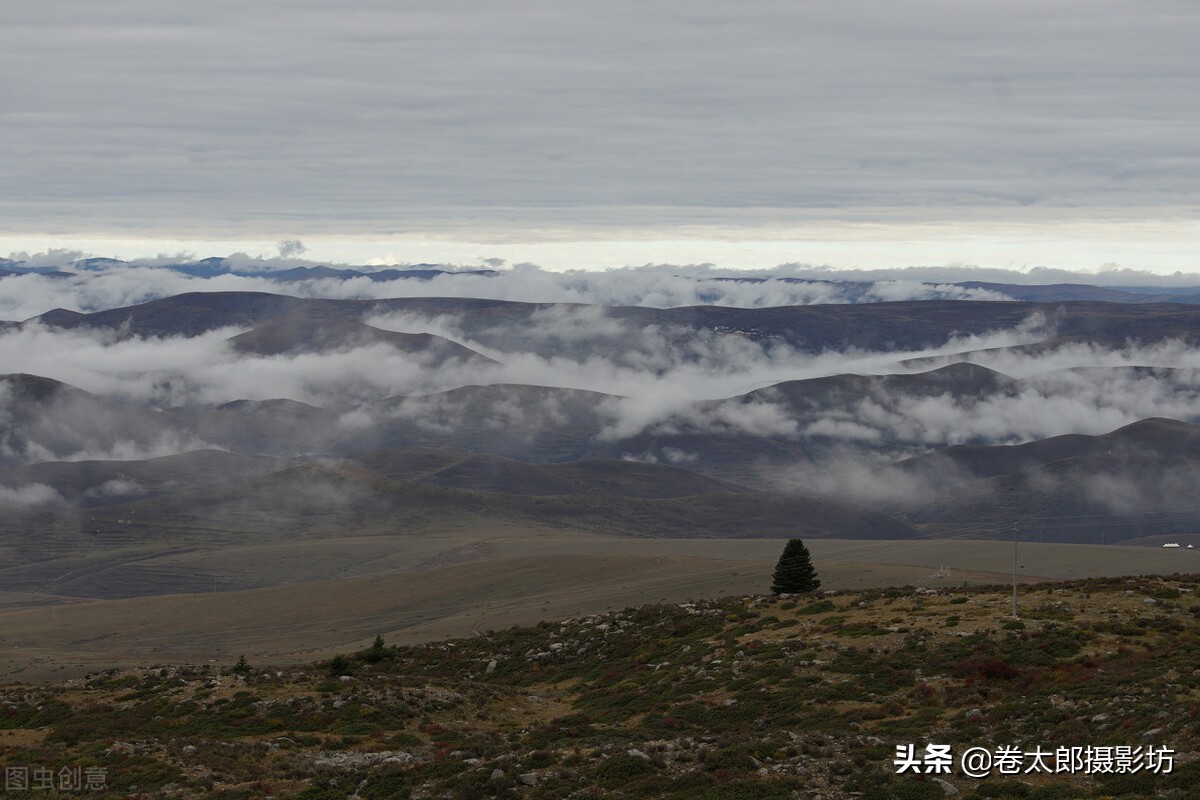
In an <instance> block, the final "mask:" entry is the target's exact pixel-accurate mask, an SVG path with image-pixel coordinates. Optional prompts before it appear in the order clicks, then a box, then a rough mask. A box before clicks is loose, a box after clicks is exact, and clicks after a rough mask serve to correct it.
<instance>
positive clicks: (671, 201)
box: [0, 0, 1200, 233]
mask: <svg viewBox="0 0 1200 800" xmlns="http://www.w3.org/2000/svg"><path fill="white" fill-rule="evenodd" d="M0 13H2V15H3V18H2V19H0V24H3V26H4V29H5V30H6V31H8V32H9V33H10V42H9V45H8V46H7V47H6V48H5V50H4V52H3V53H0V72H2V74H4V75H6V76H10V77H11V79H9V80H6V81H5V83H4V86H3V88H2V89H0V92H2V95H0V101H2V102H0V108H3V109H4V111H3V113H2V120H3V124H0V147H2V148H3V150H4V152H5V153H6V156H7V157H6V162H5V184H6V188H7V190H8V191H6V193H5V199H4V200H3V201H0V213H2V214H3V216H4V218H5V219H7V220H9V221H10V222H9V223H8V225H9V227H10V228H11V229H13V230H29V229H31V228H35V227H36V228H37V229H39V230H45V229H50V228H52V229H56V230H57V229H61V228H62V226H63V225H64V224H65V225H69V226H72V229H74V230H81V229H88V230H90V229H96V228H106V227H109V228H110V227H113V226H116V227H117V228H118V229H120V230H131V229H143V230H144V229H147V228H151V229H159V230H166V229H169V230H174V231H181V230H190V231H195V230H197V229H201V230H203V229H208V230H212V229H219V230H224V231H230V230H243V231H244V230H250V231H253V230H257V229H262V228H263V227H271V228H273V229H278V228H284V229H290V230H296V229H297V228H305V229H318V228H324V229H332V230H359V231H362V230H370V231H372V232H375V233H381V232H397V233H404V232H409V231H425V230H429V229H430V228H431V227H433V226H437V225H439V224H442V223H446V222H447V221H457V222H458V223H464V224H468V225H469V223H470V222H471V221H472V220H477V219H478V218H479V217H480V216H481V215H484V216H490V217H491V219H493V220H503V219H506V218H509V219H511V218H512V216H513V215H514V213H515V217H516V218H517V219H520V220H522V221H524V222H525V223H526V224H529V225H531V226H535V227H536V225H537V223H538V222H539V221H562V220H563V219H572V218H574V219H580V218H584V217H588V216H589V215H592V216H600V217H607V218H618V219H622V220H623V221H625V222H627V223H629V222H636V223H639V224H656V223H660V222H672V221H673V222H687V221H688V220H689V219H692V218H693V211H696V210H699V211H700V212H703V211H704V210H706V209H755V208H776V209H794V208H803V207H823V208H843V209H847V208H854V207H893V208H895V207H912V208H921V207H925V206H929V205H939V206H944V207H967V206H1000V207H1019V206H1024V205H1030V204H1043V205H1047V206H1060V207H1093V206H1124V207H1139V206H1162V205H1176V206H1187V205H1188V204H1191V203H1194V202H1195V198H1196V189H1195V186H1196V178H1197V177H1200V159H1198V157H1197V152H1196V148H1195V137H1194V131H1195V130H1196V128H1197V127H1198V126H1197V122H1200V107H1197V105H1196V103H1195V102H1193V99H1194V98H1193V92H1194V86H1195V85H1196V82H1197V79H1198V78H1200V74H1198V70H1200V66H1198V64H1197V61H1196V59H1195V58H1194V56H1193V54H1192V51H1193V49H1194V43H1195V41H1196V39H1197V34H1198V33H1200V10H1198V9H1197V8H1196V7H1195V6H1194V4H1190V3H1183V2H1172V1H1171V0H1153V1H1152V2H1133V1H1132V0H1101V1H1100V2H1096V0H1086V2H1085V0H1068V1H1067V2H1060V3H1052V4H1046V3H1034V2H1026V1H1025V0H1022V2H1017V3H991V4H978V3H976V4H969V5H963V4H952V3H946V2H943V1H942V0H921V1H920V2H915V3H904V4H896V3H889V2H884V1H883V0H859V2H847V3H838V4H797V3H790V2H779V1H775V0H767V1H766V2H760V3H754V4H749V5H738V6H732V5H730V4H728V3H725V2H716V1H715V0H698V1H697V2H691V3H687V4H679V3H675V2H633V0H617V2H610V3H606V4H604V5H602V6H597V5H595V4H586V3H561V2H551V1H550V0H539V1H538V2H532V3H524V4H522V6H521V10H520V13H514V12H513V9H512V8H510V7H508V6H505V5H498V4H495V3H485V2H482V0H457V2H446V3H439V4H437V5H436V6H429V5H427V4H417V3H411V2H400V3H378V2H371V1H370V0H354V1H353V2H350V3H333V2H307V3H302V4H297V3H291V2H288V3H285V2H282V0H252V1H251V2H243V3H216V4H208V5H207V6H205V8H204V11H203V13H199V12H198V11H197V8H195V7H188V6H185V5H180V4H162V3H155V2H150V1H149V0H114V2H108V3H103V4H96V3H88V2H83V0H67V1H66V2H60V3H56V4H53V5H52V6H40V5H35V4H11V3H10V4H7V5H6V6H5V8H4V9H3V11H2V12H0ZM135 221H136V222H135Z"/></svg>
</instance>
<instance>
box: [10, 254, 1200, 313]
mask: <svg viewBox="0 0 1200 800" xmlns="http://www.w3.org/2000/svg"><path fill="white" fill-rule="evenodd" d="M121 267H129V268H142V269H156V270H166V271H169V272H176V273H179V274H181V275H187V276H190V277H193V278H216V277H220V276H224V275H238V276H242V277H246V278H261V279H265V280H270V281H274V282H278V283H281V284H287V283H296V282H301V281H349V280H366V281H370V282H372V283H388V282H391V281H413V280H416V281H431V280H433V279H435V278H439V279H444V278H451V279H452V278H454V277H456V276H471V277H485V278H486V277H496V276H499V275H502V274H503V273H501V272H499V271H497V270H491V269H462V268H459V267H450V266H447V265H443V264H415V265H408V266H404V267H366V266H357V267H346V266H341V267H331V266H328V265H324V264H310V265H305V266H295V267H278V268H269V269H264V268H262V267H256V266H245V265H244V264H243V263H241V262H234V261H231V260H229V259H225V258H219V257H213V258H204V259H200V260H198V261H193V262H180V263H167V264H155V265H153V266H145V265H142V264H139V263H137V262H125V261H121V260H119V259H113V258H86V259H81V260H78V261H68V262H64V263H62V264H56V265H50V266H36V267H35V266H28V265H27V264H26V262H22V261H14V260H9V259H3V258H0V278H4V277H9V276H16V275H25V274H36V275H42V276H44V277H52V278H69V277H72V276H76V275H87V274H89V273H95V272H98V271H103V270H112V269H116V268H121ZM705 280H710V281H714V282H717V283H746V284H755V283H756V284H762V283H766V282H768V281H774V282H779V283H786V284H794V285H796V284H811V285H813V286H826V287H835V288H837V289H838V290H839V291H840V292H841V294H842V296H843V298H844V300H845V301H846V302H850V303H873V302H879V300H880V297H879V296H878V295H877V294H875V293H874V292H873V289H874V287H875V286H876V284H875V283H872V282H866V281H836V280H820V279H808V278H792V277H770V278H768V277H760V276H750V277H741V276H736V275H734V276H723V277H713V278H706V279H705ZM885 283H886V282H885ZM925 285H926V286H927V287H929V290H930V292H931V294H932V296H936V295H937V293H938V291H940V290H942V289H943V288H944V287H954V288H957V289H961V290H968V291H969V290H979V291H980V292H981V293H991V295H994V296H1001V297H1005V298H1008V299H1011V300H1016V301H1021V302H1032V303H1058V302H1076V301H1085V300H1086V301H1100V302H1108V303H1129V304H1141V303H1187V304H1195V303H1200V286H1170V287H1140V286H1095V285H1090V284H1082V283H1057V284H1017V283H998V282H988V281H957V282H953V283H927V284H925ZM984 296H987V295H984ZM988 299H992V297H990V296H989V297H988Z"/></svg>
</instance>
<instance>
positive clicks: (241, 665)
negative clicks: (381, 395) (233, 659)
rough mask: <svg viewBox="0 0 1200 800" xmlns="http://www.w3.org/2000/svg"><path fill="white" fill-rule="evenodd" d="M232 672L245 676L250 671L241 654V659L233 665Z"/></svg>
mask: <svg viewBox="0 0 1200 800" xmlns="http://www.w3.org/2000/svg"><path fill="white" fill-rule="evenodd" d="M233 671H234V672H235V673H237V674H238V675H245V674H246V673H247V672H249V671H250V665H249V664H248V663H246V656H245V654H243V655H242V656H241V658H239V659H238V660H237V663H236V664H234V665H233Z"/></svg>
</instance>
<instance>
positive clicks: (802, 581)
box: [771, 539, 821, 594]
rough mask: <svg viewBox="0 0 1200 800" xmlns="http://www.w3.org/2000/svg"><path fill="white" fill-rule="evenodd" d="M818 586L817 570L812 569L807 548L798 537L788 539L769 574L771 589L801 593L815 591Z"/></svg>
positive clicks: (778, 591) (785, 592)
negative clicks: (772, 571)
mask: <svg viewBox="0 0 1200 800" xmlns="http://www.w3.org/2000/svg"><path fill="white" fill-rule="evenodd" d="M820 586H821V581H819V580H817V571H816V570H815V569H813V564H812V557H811V556H809V554H808V548H807V547H805V546H804V542H802V541H800V540H799V539H789V540H788V543H787V545H786V546H785V547H784V548H783V555H781V556H780V557H779V563H778V564H776V565H775V573H774V574H773V575H772V576H771V591H772V592H773V593H775V594H801V593H803V592H815V591H816V590H817V589H818V588H820Z"/></svg>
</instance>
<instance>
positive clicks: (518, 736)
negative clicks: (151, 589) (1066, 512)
mask: <svg viewBox="0 0 1200 800" xmlns="http://www.w3.org/2000/svg"><path fill="white" fill-rule="evenodd" d="M1191 580H1194V579H1178V580H1176V579H1171V580H1168V581H1158V580H1155V581H1150V580H1143V579H1124V580H1110V581H1086V582H1076V583H1074V584H1061V585H1051V586H1047V587H1035V589H1031V590H1030V594H1031V601H1030V603H1029V607H1028V610H1027V612H1026V613H1025V614H1024V616H1023V618H1022V619H1021V620H1019V621H1017V620H1011V619H1008V618H1007V617H1006V616H1005V614H1006V608H1005V604H1004V597H1005V595H1004V590H1002V589H1001V590H997V591H996V592H990V591H989V590H971V591H970V592H969V593H967V594H963V593H961V592H957V591H956V592H955V593H954V594H953V595H951V596H947V595H944V594H935V595H928V596H917V597H914V595H913V594H912V590H907V591H904V590H886V591H873V592H871V593H869V594H868V593H862V594H854V593H841V594H838V595H834V596H830V597H826V598H822V599H820V600H812V601H809V602H807V603H805V602H803V601H802V602H800V603H797V602H795V601H793V600H787V601H780V600H778V599H775V598H767V597H760V598H756V597H747V598H729V599H726V600H722V601H717V602H713V601H709V602H698V603H693V604H685V605H682V606H681V605H669V604H668V605H659V606H645V607H640V608H631V609H625V610H622V611H614V612H611V613H608V614H604V615H594V616H589V617H577V618H574V619H569V620H565V621H562V622H543V623H541V624H539V625H533V626H527V627H522V628H511V629H506V630H502V631H498V632H492V633H488V634H485V635H482V636H478V637H475V638H472V639H466V640H458V641H453V642H437V643H429V644H425V645H419V646H412V647H391V646H386V645H382V644H378V643H377V644H376V645H373V646H372V647H369V648H367V649H365V650H359V651H357V652H354V653H347V654H344V655H342V656H339V657H338V658H337V659H335V660H330V661H326V662H323V663H321V664H317V665H313V666H311V667H307V668H305V669H304V670H303V673H304V675H303V677H302V676H301V670H298V669H295V668H288V669H285V670H278V672H281V673H282V674H281V675H276V674H275V672H273V671H269V670H268V671H256V670H258V669H259V668H258V666H257V665H254V666H253V667H250V668H249V669H248V670H247V671H246V672H245V674H235V673H232V672H231V671H230V670H229V669H225V670H224V671H221V670H217V669H205V668H187V667H161V668H155V669H153V670H127V671H108V672H104V673H100V674H97V675H93V676H91V677H89V678H88V679H87V680H85V681H80V682H77V683H72V684H68V685H62V686H8V687H4V688H3V689H0V748H3V749H0V753H2V754H0V766H6V765H16V764H19V763H25V762H29V763H79V764H93V765H100V766H103V767H105V768H106V769H109V771H110V772H109V775H110V776H111V780H110V785H111V786H112V788H114V789H116V790H119V791H121V792H123V793H126V794H136V795H138V796H142V797H147V798H157V797H163V798H165V797H167V796H171V797H185V798H187V797H227V798H242V797H245V798H260V797H266V796H267V795H270V796H274V797H278V798H287V797H303V798H308V799H309V800H320V799H321V798H332V797H338V798H344V797H346V796H348V795H351V794H355V793H357V795H358V796H359V797H363V798H385V797H387V798H390V797H400V798H404V797H410V798H413V799H414V800H426V799H428V800H433V799H434V798H441V797H447V796H448V797H451V798H454V799H455V800H471V799H472V798H478V799H479V800H485V798H487V799H490V798H508V799H509V800H516V799H517V798H521V799H523V800H550V798H560V797H573V798H588V797H607V796H616V795H615V794H614V793H616V792H620V793H621V794H622V796H623V797H626V798H670V799H671V800H685V798H686V799H687V800H690V799H691V798H716V799H720V798H728V799H729V800H735V799H736V800H742V799H743V798H750V800H785V798H786V799H787V800H792V798H794V797H795V796H796V795H795V794H794V793H795V792H796V791H800V792H801V793H802V794H801V796H803V792H805V791H814V790H815V791H819V793H821V794H822V795H823V796H825V797H827V798H831V799H833V798H838V799H841V798H848V797H850V795H849V794H848V793H849V792H858V793H861V795H860V796H861V797H864V798H866V797H871V798H892V797H895V798H906V797H912V798H921V797H934V796H939V797H940V796H941V794H940V793H941V792H942V790H941V788H940V787H938V786H937V784H934V783H932V782H929V781H917V780H912V779H909V778H906V777H903V776H896V775H894V774H893V773H892V771H891V769H890V767H891V761H890V760H891V758H892V756H893V754H894V746H895V744H897V743H903V742H912V743H915V744H918V745H920V744H921V743H924V742H928V741H941V742H945V743H950V744H952V745H954V746H956V747H965V746H968V745H974V746H986V747H996V746H1001V745H1013V746H1018V747H1027V748H1028V747H1032V746H1034V745H1045V744H1048V743H1049V744H1055V745H1077V746H1086V745H1102V744H1114V745H1115V744H1128V745H1139V744H1145V743H1146V742H1149V741H1153V742H1163V743H1167V744H1169V745H1170V746H1172V747H1174V748H1175V749H1176V750H1177V751H1178V752H1179V753H1180V754H1181V758H1180V761H1179V767H1178V769H1179V770H1180V771H1179V773H1178V775H1179V776H1191V775H1192V773H1193V772H1194V771H1195V770H1196V769H1197V767H1195V766H1194V764H1196V763H1200V762H1189V761H1188V760H1187V756H1186V754H1190V753H1191V752H1193V751H1194V750H1195V748H1196V746H1197V744H1200V729H1198V726H1197V725H1196V723H1195V722H1194V719H1195V717H1196V714H1197V713H1200V677H1198V676H1197V675H1196V674H1195V666H1194V665H1195V663H1197V661H1198V660H1200V619H1198V618H1197V616H1196V615H1194V614H1191V613H1188V612H1184V611H1179V610H1175V609H1171V608H1169V607H1167V606H1166V605H1165V604H1168V603H1171V602H1172V601H1173V598H1172V597H1170V596H1169V595H1170V591H1171V590H1172V589H1175V590H1177V589H1178V588H1180V587H1183V588H1190V587H1188V586H1186V585H1185V584H1187V583H1188V582H1189V581H1191ZM1034 591H1036V592H1037V594H1036V597H1037V602H1036V603H1034V602H1033V601H1032V596H1033V593H1034ZM1127 592H1129V594H1127ZM1155 593H1158V594H1159V595H1162V596H1159V597H1156V596H1154V595H1155ZM1080 595H1083V597H1082V598H1080V597H1079V596H1080ZM1147 597H1151V598H1152V599H1155V600H1156V601H1157V602H1158V605H1149V604H1146V603H1145V602H1144V600H1145V599H1146V598H1147ZM1063 609H1068V610H1069V613H1065V612H1064V611H1063ZM1110 611H1112V612H1113V613H1111V614H1110V613H1109V612H1110ZM831 612H832V613H831ZM898 613H899V616H898ZM1013 623H1016V624H1013ZM493 662H494V666H493ZM1163 712H1166V713H1165V714H1164V713H1163ZM35 729H36V730H38V734H39V735H38V736H37V737H25V736H24V732H25V731H31V730H35ZM6 733H7V734H8V735H9V736H10V737H11V739H10V741H12V742H13V744H11V745H10V744H8V742H6V739H5V734H6ZM18 734H19V736H18ZM389 759H390V760H389ZM951 777H952V778H953V776H951ZM1193 777H1194V776H1193ZM1194 785H1195V783H1194V782H1192V783H1188V782H1186V781H1185V780H1183V778H1182V777H1181V778H1178V779H1177V777H1176V776H1155V777H1146V776H1113V777H1111V778H1110V777H1104V778H1100V779H1099V780H1098V782H1089V781H1087V780H1084V779H1083V778H1082V776H1080V777H1078V778H1076V777H1072V776H1063V775H1059V776H1054V777H1053V781H1052V782H1050V783H1049V784H1046V785H1027V784H1026V783H1024V782H1019V781H1005V780H999V779H997V778H996V777H993V778H992V779H989V780H986V781H982V782H978V783H972V784H967V785H965V786H964V797H979V798H983V797H988V798H991V797H1028V798H1037V799H1038V800H1056V799H1057V798H1060V797H1083V796H1089V797H1091V796H1099V795H1100V794H1107V795H1111V796H1114V797H1141V796H1151V795H1162V794H1164V793H1165V792H1166V791H1168V790H1169V789H1179V790H1180V791H1181V792H1186V791H1190V790H1191V789H1192V787H1193V786H1194ZM134 787H137V788H136V789H135V788H134ZM935 790H936V792H937V793H938V794H934V793H933V792H934V791H935ZM1177 796H1180V797H1183V798H1187V797H1190V796H1191V795H1188V794H1179V795H1177Z"/></svg>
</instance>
